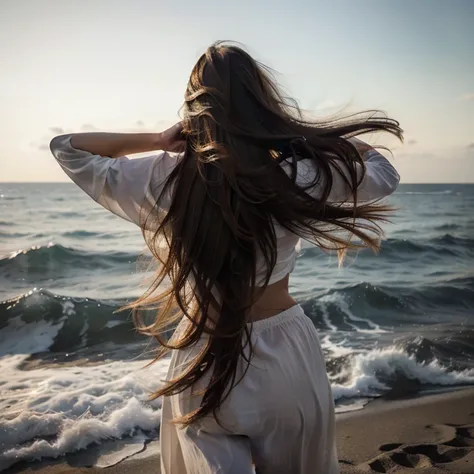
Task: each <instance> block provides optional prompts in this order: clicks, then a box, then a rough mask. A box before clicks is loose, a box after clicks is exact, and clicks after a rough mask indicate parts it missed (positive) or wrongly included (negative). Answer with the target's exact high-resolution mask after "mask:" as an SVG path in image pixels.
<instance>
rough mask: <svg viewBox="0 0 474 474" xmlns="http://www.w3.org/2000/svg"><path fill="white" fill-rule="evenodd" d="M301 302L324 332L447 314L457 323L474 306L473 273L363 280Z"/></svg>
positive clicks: (379, 327) (378, 328)
mask: <svg viewBox="0 0 474 474" xmlns="http://www.w3.org/2000/svg"><path fill="white" fill-rule="evenodd" d="M301 304H302V306H303V308H304V310H305V312H306V314H308V315H309V316H310V317H311V319H312V320H313V322H314V323H315V325H316V326H317V327H318V328H320V329H321V330H324V331H333V332H341V331H347V332H352V333H354V332H355V333H357V332H359V333H370V332H372V333H376V332H380V333H382V332H384V331H387V330H388V331H391V330H393V328H394V327H399V326H400V327H402V326H404V325H406V324H434V323H437V322H438V318H439V317H442V319H443V320H445V318H446V314H449V315H451V314H457V315H458V316H457V319H456V318H453V317H451V321H452V324H455V322H456V321H460V322H462V321H463V318H465V316H464V315H465V314H468V313H469V311H470V309H472V308H473V307H474V276H472V275H468V276H464V277H459V278H451V279H444V280H440V281H439V282H432V283H430V284H425V285H410V286H401V285H400V286H396V285H391V286H384V285H373V284H370V283H366V282H363V283H357V284H353V285H346V286H344V287H340V288H333V289H330V290H325V291H323V292H321V293H319V294H317V295H314V296H311V297H310V298H307V299H306V300H304V301H302V303H301ZM427 311H428V312H430V315H429V317H427ZM356 315H364V318H361V317H359V316H356Z"/></svg>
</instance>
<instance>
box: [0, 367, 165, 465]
mask: <svg viewBox="0 0 474 474" xmlns="http://www.w3.org/2000/svg"><path fill="white" fill-rule="evenodd" d="M19 360H20V359H18V358H17V359H8V358H7V359H3V360H0V368H1V369H2V373H4V374H5V375H6V380H7V382H6V384H4V385H3V386H2V392H3V393H6V394H8V393H10V392H11V393H12V394H13V393H14V394H15V397H14V400H13V401H11V400H10V402H9V404H10V405H9V407H8V408H5V407H2V408H3V409H2V414H4V415H5V418H3V419H2V420H0V446H2V451H1V453H0V470H3V469H6V468H8V467H10V466H11V465H13V464H15V463H17V462H20V461H33V460H38V459H41V458H56V457H59V456H62V455H64V454H66V453H71V452H75V451H78V450H81V449H84V448H86V447H87V446H89V445H91V444H96V443H100V442H103V441H106V440H108V439H121V438H124V437H133V436H136V435H140V434H142V433H143V434H144V435H145V436H146V437H150V438H155V437H156V436H157V431H158V429H159V425H160V407H161V400H156V401H152V402H150V401H149V400H148V395H149V394H150V393H151V392H152V391H153V390H156V389H157V388H158V386H157V384H158V383H159V381H160V380H163V378H164V377H165V376H166V371H167V367H168V361H167V360H163V361H161V362H160V363H157V364H155V365H153V366H152V367H151V368H150V369H146V371H142V370H141V369H143V368H144V365H145V364H144V362H143V361H135V362H133V361H117V362H110V363H105V364H102V365H99V366H95V367H60V366H58V367H55V368H53V369H40V370H30V371H28V372H27V373H25V372H24V371H22V370H19V367H18V361H19Z"/></svg>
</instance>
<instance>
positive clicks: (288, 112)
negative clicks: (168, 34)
mask: <svg viewBox="0 0 474 474" xmlns="http://www.w3.org/2000/svg"><path fill="white" fill-rule="evenodd" d="M379 131H382V132H388V133H390V134H392V135H395V136H397V137H398V138H399V139H402V130H401V129H400V127H399V123H398V122H397V121H395V120H392V119H389V118H387V117H386V116H385V115H384V114H382V113H379V112H377V111H369V112H365V113H361V114H355V115H350V116H348V117H345V118H342V119H341V118H338V119H333V120H326V121H311V120H308V119H304V118H303V116H302V114H301V113H300V111H299V109H298V107H297V105H296V103H294V102H293V101H291V100H289V99H287V98H285V97H284V96H283V95H282V93H281V92H280V90H279V88H278V87H277V84H276V81H275V80H274V79H273V76H272V74H271V72H270V70H269V69H268V68H266V67H265V66H263V65H262V64H260V63H258V62H257V61H255V60H254V59H253V58H252V57H251V56H250V55H249V54H248V53H246V52H245V51H243V50H242V49H241V48H239V47H237V46H235V45H233V44H225V43H217V44H215V45H213V46H211V47H210V48H208V49H207V51H206V52H205V53H204V54H203V55H202V56H201V57H200V58H199V60H198V61H197V63H196V65H195V66H194V68H193V70H192V72H191V77H190V79H189V83H188V86H187V90H186V93H185V105H184V117H183V132H182V134H183V136H184V137H185V140H186V148H185V151H184V153H183V155H182V156H181V157H179V158H178V164H177V166H176V167H175V169H174V170H173V172H172V173H171V175H170V176H169V178H168V180H167V182H166V185H165V188H164V190H163V193H171V195H172V202H171V207H170V209H169V212H168V213H167V214H166V215H165V216H164V218H162V219H160V220H159V222H158V224H157V230H156V232H154V234H153V235H148V234H147V233H146V232H144V236H145V239H146V241H147V245H148V247H149V249H150V250H151V252H152V254H153V256H154V257H155V258H156V259H157V260H158V262H159V263H160V269H159V272H158V274H157V276H156V279H155V280H154V282H153V284H152V285H151V286H150V288H149V289H148V291H147V292H146V293H145V294H144V295H143V296H142V297H140V298H139V299H138V300H137V301H135V302H134V303H132V304H131V305H129V307H131V308H134V310H135V311H134V319H135V323H136V324H137V327H138V329H139V330H140V331H141V332H143V333H144V334H148V335H152V336H154V337H155V338H156V339H157V340H158V342H159V343H160V345H161V348H160V351H159V354H158V356H157V359H158V358H159V357H161V356H162V355H163V354H164V353H165V352H167V351H168V350H170V349H184V348H188V347H191V346H193V345H194V344H196V343H197V342H198V341H200V340H201V341H204V344H203V348H202V350H200V351H199V353H198V355H197V356H196V357H195V359H194V360H193V361H192V363H191V364H190V365H189V366H188V367H186V368H185V370H184V371H183V372H182V373H181V374H179V375H178V376H177V377H176V378H174V379H173V380H170V381H167V383H166V384H165V385H164V386H163V387H162V388H161V389H160V390H158V392H156V393H155V394H154V395H153V397H154V398H157V397H159V396H169V395H172V394H177V393H180V392H182V391H184V390H186V389H188V388H190V387H191V386H193V385H194V384H195V383H196V382H197V381H199V380H200V379H201V378H202V377H203V376H204V375H206V374H207V373H208V372H209V371H210V374H209V375H210V382H209V384H208V385H207V388H206V389H205V391H204V393H203V398H202V402H201V405H200V407H199V408H198V409H197V410H196V411H194V412H192V413H189V414H187V415H186V416H184V417H183V418H180V419H179V420H176V421H177V422H179V423H181V424H183V425H188V424H190V423H193V422H195V421H197V420H199V419H201V418H202V417H204V416H206V415H209V414H212V415H214V416H216V417H217V416H218V410H219V407H220V406H221V404H222V403H223V401H224V400H225V399H226V397H227V396H228V395H229V392H230V391H231V390H232V388H233V387H234V386H235V385H236V384H237V383H238V382H239V380H240V379H241V377H242V376H243V375H242V374H241V373H240V372H239V370H238V367H239V364H240V363H242V360H244V366H246V367H247V368H248V366H249V363H250V360H251V357H252V351H251V347H250V344H249V342H250V339H249V338H250V330H251V329H249V327H250V328H251V325H250V326H248V325H247V324H246V323H247V322H248V313H249V309H250V307H251V306H252V304H253V303H254V302H255V301H256V299H258V297H259V295H260V294H261V292H262V291H263V290H264V289H265V288H266V286H267V285H268V283H269V280H270V276H271V273H272V270H273V268H274V266H275V264H276V260H277V239H276V235H275V228H274V223H275V222H276V223H278V224H279V225H281V226H283V227H284V228H286V229H287V230H289V231H291V232H293V233H295V234H297V235H299V236H301V237H303V238H304V239H306V240H308V241H311V242H313V243H314V244H316V245H318V246H319V247H321V248H323V249H332V250H337V251H338V252H339V254H340V256H342V255H343V254H344V252H345V251H346V250H347V249H350V248H358V247H369V248H372V249H374V250H375V251H376V250H377V249H378V246H379V237H380V235H381V233H382V231H381V228H380V227H379V224H378V223H379V222H381V221H384V220H385V219H386V217H387V214H388V212H389V211H390V209H389V208H388V207H386V206H384V205H382V204H381V203H370V204H361V203H358V201H357V187H358V185H359V184H360V182H361V180H362V179H363V174H362V175H361V174H360V172H359V173H357V167H359V168H360V166H362V167H364V163H363V160H362V158H361V156H360V154H359V152H358V151H357V149H356V148H355V146H354V145H353V144H352V143H351V142H350V141H348V138H351V137H354V136H356V135H360V134H364V133H369V132H379ZM300 159H308V160H312V161H313V162H314V164H315V166H316V168H317V169H318V170H319V171H318V173H317V176H316V178H315V180H314V182H312V183H309V184H308V186H305V187H301V186H299V185H297V184H296V167H297V162H298V160H300ZM284 161H286V162H287V163H288V164H289V166H290V167H291V170H292V171H291V173H290V175H288V174H287V173H286V172H285V171H284V170H283V169H282V167H281V164H282V163H283V162H284ZM333 173H336V175H337V174H339V175H340V177H341V178H342V179H343V180H345V182H346V184H347V186H348V189H349V190H351V192H352V195H353V196H352V199H351V200H350V201H348V202H346V203H337V204H334V203H333V204H331V203H329V202H327V199H328V196H329V193H330V190H331V187H332V183H333ZM314 187H316V188H317V189H318V193H317V194H316V197H314V196H315V193H312V195H310V194H309V193H308V192H307V191H308V190H310V189H311V188H314ZM160 198H161V196H157V203H156V208H155V210H154V211H156V212H152V214H151V215H150V216H149V219H156V217H157V216H158V214H159V204H160ZM155 228H156V225H155ZM353 237H355V238H356V242H354V241H353V240H352V238H353ZM163 244H165V247H166V248H167V249H168V250H167V252H165V255H164V254H163ZM262 258H263V261H264V262H265V266H266V275H265V281H264V282H263V283H259V282H258V280H257V279H256V270H257V260H258V259H262ZM259 261H261V260H259ZM168 283H170V284H168ZM165 284H168V285H167V288H166V289H165V290H164V291H163V290H162V288H163V287H164V286H165ZM157 293H158V294H157ZM146 308H158V314H157V317H156V319H155V320H154V322H153V323H152V324H148V325H147V324H145V322H144V321H143V319H142V318H141V316H140V314H141V311H140V310H142V309H146ZM183 315H184V316H185V317H186V318H187V319H188V320H189V322H188V324H186V325H185V330H184V331H181V333H180V334H179V335H178V336H175V337H174V338H171V339H167V338H165V337H164V335H163V334H164V332H165V331H166V330H167V329H169V328H170V326H171V325H173V324H175V323H176V322H177V321H178V320H179V319H181V318H182V317H183ZM244 373H245V371H244ZM239 374H240V375H239Z"/></svg>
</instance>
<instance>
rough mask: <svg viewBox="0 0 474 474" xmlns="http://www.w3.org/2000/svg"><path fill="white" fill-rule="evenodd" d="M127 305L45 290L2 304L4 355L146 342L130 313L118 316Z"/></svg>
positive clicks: (1, 345) (0, 348) (1, 351)
mask: <svg viewBox="0 0 474 474" xmlns="http://www.w3.org/2000/svg"><path fill="white" fill-rule="evenodd" d="M125 302H126V300H121V301H100V300H92V299H88V298H82V299H81V298H69V297H64V296H58V295H54V294H52V293H50V292H48V291H46V290H42V289H41V290H37V289H34V290H31V291H30V292H28V293H26V294H25V295H21V296H20V297H17V298H15V299H12V300H9V301H4V302H2V303H0V329H1V331H2V340H1V342H0V356H2V355H6V354H36V353H40V352H46V351H49V352H55V353H61V352H73V351H77V350H79V349H81V348H85V347H93V346H97V345H100V344H107V343H114V344H118V345H124V344H128V343H133V342H140V341H144V340H146V338H144V337H143V336H140V335H139V334H137V332H136V331H135V330H134V326H133V324H132V321H131V318H130V313H129V312H126V311H124V312H119V313H116V314H114V311H116V310H117V309H118V308H119V307H120V306H121V305H123V304H124V303H125Z"/></svg>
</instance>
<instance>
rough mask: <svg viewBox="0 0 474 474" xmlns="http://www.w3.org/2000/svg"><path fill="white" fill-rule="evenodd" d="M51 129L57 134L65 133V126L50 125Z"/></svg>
mask: <svg viewBox="0 0 474 474" xmlns="http://www.w3.org/2000/svg"><path fill="white" fill-rule="evenodd" d="M49 131H50V132H53V133H56V134H57V135H61V134H62V133H64V128H62V127H49Z"/></svg>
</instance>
